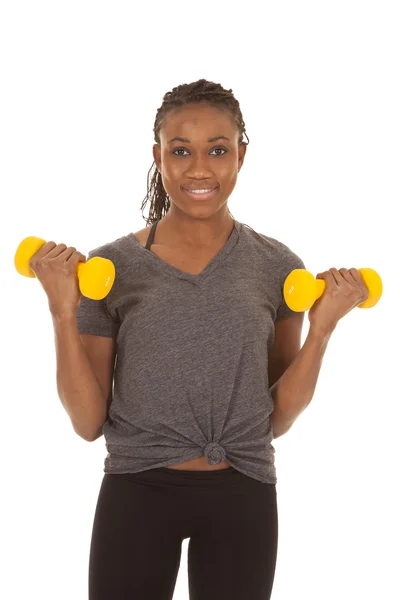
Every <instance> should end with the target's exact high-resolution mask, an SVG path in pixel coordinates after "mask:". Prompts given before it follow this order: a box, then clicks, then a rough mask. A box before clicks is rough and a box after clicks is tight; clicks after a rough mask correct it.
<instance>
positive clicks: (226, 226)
mask: <svg viewBox="0 0 400 600" xmlns="http://www.w3.org/2000/svg"><path fill="white" fill-rule="evenodd" d="M234 222H235V221H234V219H233V217H232V216H231V215H230V214H229V213H228V212H227V213H224V214H222V215H218V214H216V215H213V216H212V217H211V218H209V219H196V218H194V217H191V216H188V215H185V214H182V216H179V217H177V216H176V215H174V214H173V213H172V212H171V210H170V211H168V213H167V214H166V215H165V217H163V218H162V219H161V221H160V222H159V224H158V225H157V230H159V229H160V230H161V235H162V236H163V237H164V239H166V240H173V242H174V245H182V246H187V247H196V248H198V247H207V246H211V245H212V244H216V243H219V242H220V241H221V240H225V239H228V237H229V235H230V234H231V232H232V229H233V227H234Z"/></svg>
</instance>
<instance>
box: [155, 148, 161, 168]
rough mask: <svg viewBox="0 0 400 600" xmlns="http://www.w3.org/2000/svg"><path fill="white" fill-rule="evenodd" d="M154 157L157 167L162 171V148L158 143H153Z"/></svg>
mask: <svg viewBox="0 0 400 600" xmlns="http://www.w3.org/2000/svg"><path fill="white" fill-rule="evenodd" d="M153 158H154V161H155V163H156V166H157V169H158V170H159V171H161V148H160V146H159V145H158V144H154V145H153Z"/></svg>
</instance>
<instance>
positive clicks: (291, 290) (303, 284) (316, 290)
mask: <svg viewBox="0 0 400 600" xmlns="http://www.w3.org/2000/svg"><path fill="white" fill-rule="evenodd" d="M358 272H359V273H360V275H361V277H362V279H363V282H364V284H365V286H366V288H367V290H368V298H367V300H365V302H361V304H359V305H358V308H372V307H373V306H375V305H376V304H377V303H378V302H379V299H380V297H381V296H382V290H383V286H382V279H381V278H380V276H379V274H378V273H377V272H376V271H375V270H374V269H369V268H362V269H358ZM325 287H326V284H325V280H324V279H316V278H315V277H314V276H313V274H312V273H310V271H307V270H306V269H294V270H293V271H292V272H291V273H289V275H288V276H287V278H286V280H285V283H284V286H283V295H284V299H285V302H286V304H287V305H288V306H289V308H290V309H291V310H293V311H295V312H302V311H306V310H309V309H310V308H311V307H312V305H313V304H314V302H315V301H316V300H318V298H320V297H321V296H322V294H323V293H324V291H325Z"/></svg>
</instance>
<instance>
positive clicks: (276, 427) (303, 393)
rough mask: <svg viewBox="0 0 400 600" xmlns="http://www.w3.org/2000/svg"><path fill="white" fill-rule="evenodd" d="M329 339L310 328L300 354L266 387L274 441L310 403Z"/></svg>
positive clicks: (327, 335)
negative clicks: (270, 401)
mask: <svg viewBox="0 0 400 600" xmlns="http://www.w3.org/2000/svg"><path fill="white" fill-rule="evenodd" d="M330 336H331V334H320V333H315V332H314V331H312V329H311V328H310V330H309V332H308V336H307V338H306V340H305V342H304V344H303V346H302V348H301V349H300V352H299V353H298V355H297V356H296V358H295V359H294V360H293V362H292V363H291V365H290V366H289V367H288V368H287V369H286V371H285V372H284V373H283V375H282V376H281V377H280V379H278V381H276V382H275V383H274V385H273V386H272V387H271V388H270V391H271V395H272V398H273V400H274V405H275V408H274V410H273V412H272V413H271V424H272V429H273V432H274V438H277V437H279V436H281V435H283V434H284V433H286V432H287V431H288V430H289V429H290V428H291V426H292V425H293V423H294V422H295V420H296V419H297V418H298V417H299V416H300V414H301V413H302V412H303V411H304V410H305V409H306V408H307V406H308V405H309V404H310V402H311V400H312V398H313V395H314V392H315V388H316V385H317V381H318V376H319V373H320V370H321V366H322V360H323V357H324V354H325V351H326V348H327V345H328V342H329V339H330Z"/></svg>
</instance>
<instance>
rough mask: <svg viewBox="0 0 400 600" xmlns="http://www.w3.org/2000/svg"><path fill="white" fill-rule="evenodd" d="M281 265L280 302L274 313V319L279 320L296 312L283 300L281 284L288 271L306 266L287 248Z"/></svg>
mask: <svg viewBox="0 0 400 600" xmlns="http://www.w3.org/2000/svg"><path fill="white" fill-rule="evenodd" d="M286 248H287V247H286ZM283 266H284V269H283V275H282V281H281V290H280V292H281V304H280V305H279V308H278V311H277V313H276V319H275V321H280V320H281V319H286V318H287V317H291V316H292V315H295V314H296V312H297V311H293V310H292V309H291V308H289V307H288V305H287V304H286V302H285V299H284V296H283V286H284V283H285V281H286V277H287V276H288V275H289V273H291V272H292V271H294V269H305V268H306V266H305V264H304V262H303V261H302V259H301V258H300V257H299V256H297V254H295V253H294V252H292V250H289V249H288V248H287V251H286V252H285V253H284V256H283Z"/></svg>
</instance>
